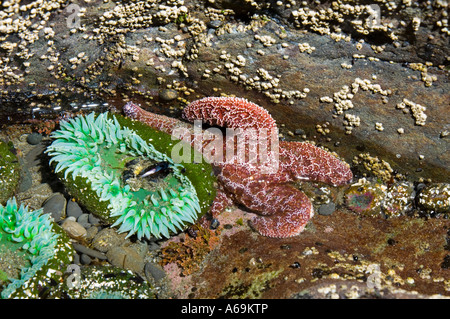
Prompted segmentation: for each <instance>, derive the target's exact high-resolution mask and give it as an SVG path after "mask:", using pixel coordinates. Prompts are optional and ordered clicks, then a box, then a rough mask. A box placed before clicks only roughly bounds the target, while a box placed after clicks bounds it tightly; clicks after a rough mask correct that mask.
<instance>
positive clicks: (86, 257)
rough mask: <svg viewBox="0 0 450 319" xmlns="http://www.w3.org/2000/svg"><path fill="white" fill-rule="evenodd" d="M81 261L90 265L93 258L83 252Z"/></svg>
mask: <svg viewBox="0 0 450 319" xmlns="http://www.w3.org/2000/svg"><path fill="white" fill-rule="evenodd" d="M80 262H81V264H82V265H89V264H90V263H91V262H92V258H91V257H89V256H88V255H86V254H81V257H80Z"/></svg>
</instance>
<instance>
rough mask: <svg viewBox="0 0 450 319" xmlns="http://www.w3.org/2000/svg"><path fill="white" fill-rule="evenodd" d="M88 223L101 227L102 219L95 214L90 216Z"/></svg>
mask: <svg viewBox="0 0 450 319" xmlns="http://www.w3.org/2000/svg"><path fill="white" fill-rule="evenodd" d="M88 221H89V223H90V224H91V225H94V226H98V225H100V219H98V218H97V217H95V216H94V215H93V214H89V218H88Z"/></svg>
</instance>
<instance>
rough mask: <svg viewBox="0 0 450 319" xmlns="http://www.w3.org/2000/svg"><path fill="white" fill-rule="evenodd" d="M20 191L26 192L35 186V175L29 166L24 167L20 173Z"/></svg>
mask: <svg viewBox="0 0 450 319" xmlns="http://www.w3.org/2000/svg"><path fill="white" fill-rule="evenodd" d="M20 175H21V176H20V182H19V188H18V190H19V193H23V192H26V191H27V190H29V189H30V188H31V187H32V186H33V177H32V176H31V173H30V170H29V169H28V167H25V166H24V167H23V168H22V171H21V174H20Z"/></svg>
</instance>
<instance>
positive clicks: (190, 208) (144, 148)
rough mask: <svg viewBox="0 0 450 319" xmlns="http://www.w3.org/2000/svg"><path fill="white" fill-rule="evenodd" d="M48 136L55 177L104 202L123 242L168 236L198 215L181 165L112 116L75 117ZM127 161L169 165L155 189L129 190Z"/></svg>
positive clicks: (146, 186) (197, 205) (145, 184)
mask: <svg viewBox="0 0 450 319" xmlns="http://www.w3.org/2000/svg"><path fill="white" fill-rule="evenodd" d="M52 137H53V138H54V141H53V143H52V144H51V145H50V146H49V147H48V148H47V150H46V152H47V153H48V154H49V155H50V156H52V159H51V160H50V162H51V163H54V162H55V163H56V166H55V172H57V173H61V174H63V176H64V179H65V180H68V178H69V177H70V176H71V177H72V180H73V181H75V180H76V179H77V178H81V179H84V180H86V183H87V184H88V186H89V187H90V188H91V189H92V191H93V192H94V193H95V194H96V196H97V197H98V198H99V200H100V201H104V202H108V203H109V204H108V210H109V212H108V215H109V216H108V217H114V218H115V220H114V222H113V223H112V226H119V229H118V231H119V232H127V233H128V234H127V237H129V236H131V235H133V234H136V235H137V237H138V238H139V239H141V238H142V237H146V238H150V236H154V237H156V238H161V237H169V236H170V233H176V232H177V231H181V230H183V229H184V228H185V227H186V224H188V223H193V222H195V220H196V219H197V218H198V215H199V214H200V213H201V207H200V200H199V198H198V196H197V192H196V188H195V187H194V186H193V184H192V182H191V181H190V179H189V178H188V177H187V176H186V175H184V174H183V171H184V168H183V165H181V164H177V163H175V162H174V161H173V160H172V159H171V158H170V157H169V156H167V155H166V154H164V153H162V152H160V151H158V150H157V149H156V148H155V146H154V145H152V144H151V143H149V142H146V141H145V140H144V139H143V138H142V137H141V136H139V135H138V133H137V132H136V131H134V130H133V129H130V128H128V127H126V126H122V125H120V124H119V121H118V120H117V118H116V116H113V115H110V114H108V113H107V112H105V113H102V114H98V115H95V114H94V113H91V114H89V115H86V116H79V117H76V118H74V119H70V120H68V121H64V122H62V123H61V126H60V130H58V131H56V132H54V133H53V134H52ZM127 158H134V159H139V160H142V161H151V162H153V163H155V162H156V163H158V162H163V161H164V162H168V163H169V166H170V174H168V176H166V177H165V178H164V179H163V181H161V182H160V183H159V184H158V183H155V184H152V183H151V182H145V181H143V179H141V180H139V181H138V182H139V183H140V184H139V185H140V186H139V187H131V186H130V185H131V184H127V183H128V182H124V181H123V178H122V174H123V172H124V171H125V167H124V166H125V164H124V161H126V159H127ZM134 178H135V179H139V177H137V176H134ZM143 194H144V195H143ZM174 199H176V200H178V201H173V200H174ZM100 217H101V216H100Z"/></svg>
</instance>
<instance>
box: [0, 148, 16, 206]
mask: <svg viewBox="0 0 450 319" xmlns="http://www.w3.org/2000/svg"><path fill="white" fill-rule="evenodd" d="M12 150H13V146H12V144H11V143H5V142H3V141H1V140H0V185H1V187H2V191H1V192H0V204H4V203H6V201H7V199H8V198H9V197H11V196H12V195H13V194H14V191H15V189H16V188H17V185H18V184H19V178H20V165H19V161H18V160H17V157H16V155H15V154H14V153H13V151H12Z"/></svg>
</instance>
